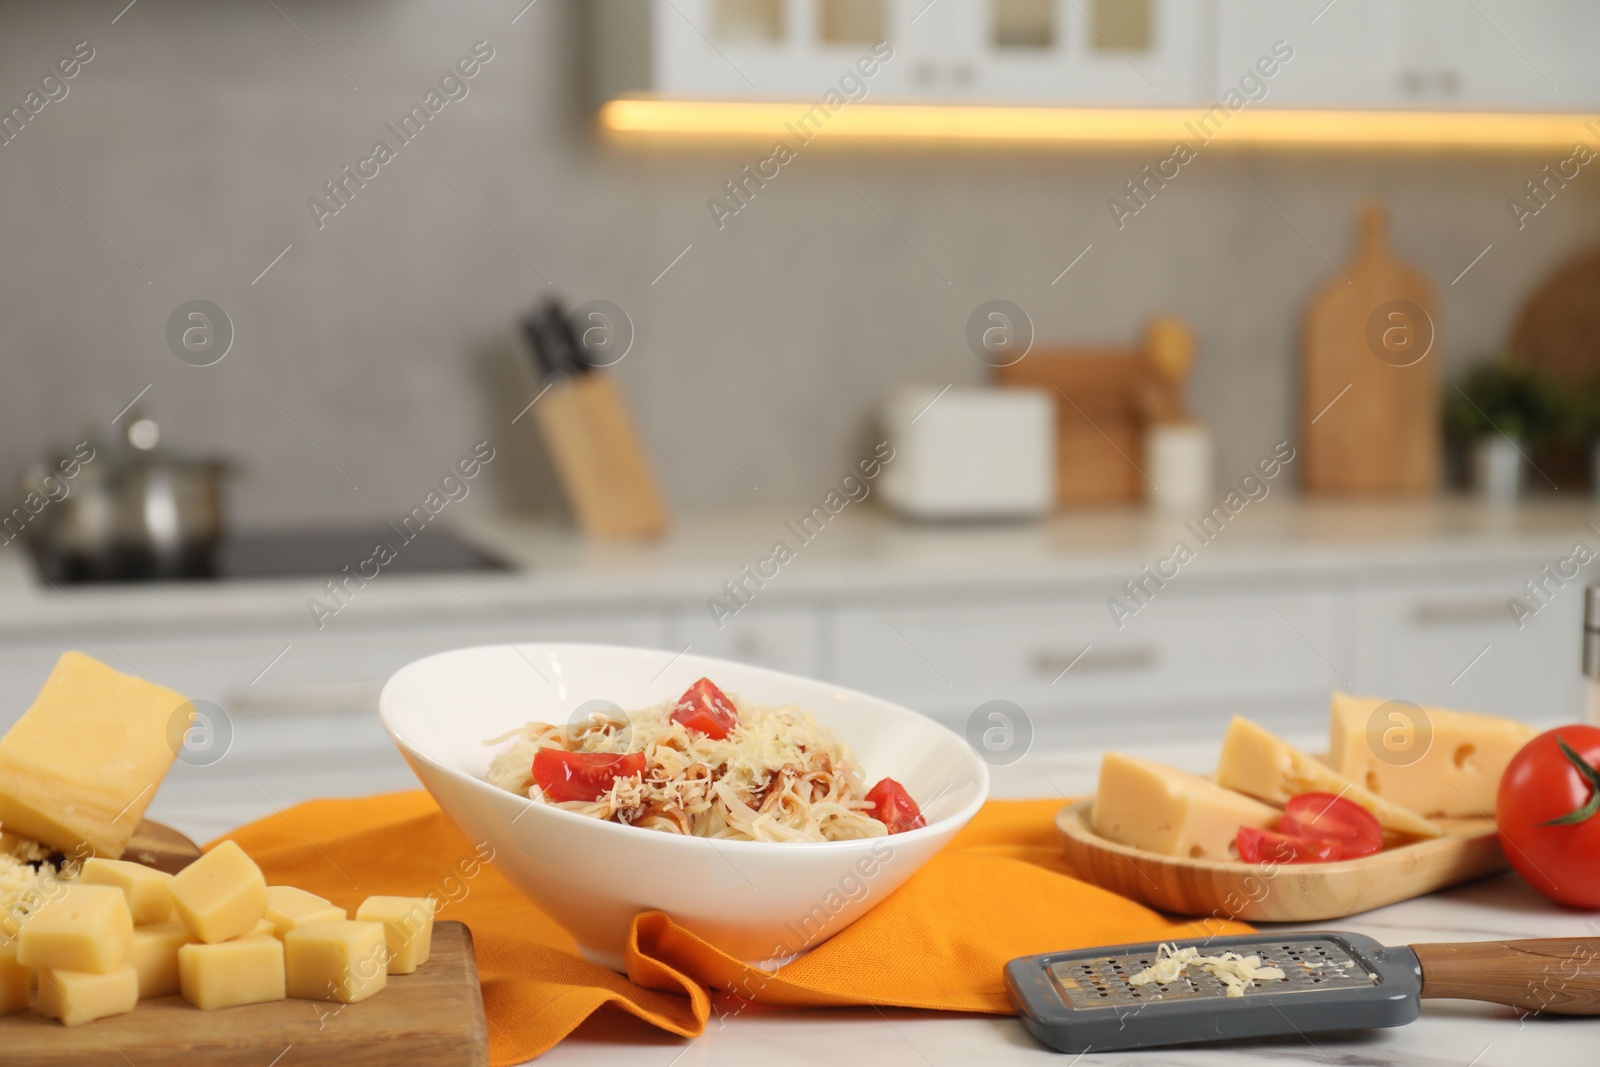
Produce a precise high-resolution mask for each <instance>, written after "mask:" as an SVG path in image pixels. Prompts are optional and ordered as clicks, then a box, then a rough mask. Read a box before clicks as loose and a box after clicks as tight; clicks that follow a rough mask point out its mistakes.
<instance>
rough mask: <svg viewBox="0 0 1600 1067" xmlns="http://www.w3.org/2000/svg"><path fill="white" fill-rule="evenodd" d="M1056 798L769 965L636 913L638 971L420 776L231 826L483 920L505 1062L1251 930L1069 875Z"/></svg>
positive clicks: (274, 856)
mask: <svg viewBox="0 0 1600 1067" xmlns="http://www.w3.org/2000/svg"><path fill="white" fill-rule="evenodd" d="M1061 805H1062V801H1061V800H1059V799H1054V800H1025V801H1005V800H991V801H989V803H987V804H985V805H984V807H983V810H982V811H980V812H979V813H978V815H977V817H976V818H974V819H973V820H972V822H971V823H970V824H968V826H967V827H966V828H965V829H964V830H962V832H961V833H960V834H958V835H957V836H956V838H955V839H954V840H953V841H952V842H951V843H950V845H949V846H948V847H947V848H945V850H944V851H942V852H940V853H939V854H938V855H937V856H935V857H934V858H933V860H931V861H930V862H929V863H928V865H927V866H926V867H924V868H923V869H922V870H921V871H918V872H917V873H916V874H915V875H914V876H912V878H911V879H910V881H908V882H907V883H906V884H905V885H904V886H902V887H901V888H900V889H899V890H897V891H896V892H895V893H893V894H892V895H891V896H890V897H889V898H888V899H886V900H884V901H883V903H881V904H879V905H878V906H877V907H876V908H874V909H873V910H872V911H871V912H869V913H868V914H867V915H866V916H864V917H863V918H861V919H860V920H859V921H857V922H856V923H855V924H854V925H852V926H849V927H847V928H846V929H844V930H843V931H841V932H840V933H839V934H837V935H836V936H834V937H833V938H832V939H830V940H828V941H826V942H824V943H823V944H821V945H819V946H818V947H816V948H815V949H812V950H811V951H810V952H809V953H807V954H806V955H804V956H802V957H800V958H799V959H797V960H795V961H794V962H792V963H790V964H788V965H787V966H785V967H782V968H780V969H779V970H777V971H775V972H774V973H772V974H770V975H769V974H767V973H765V972H763V971H761V970H760V969H757V968H753V967H747V966H746V965H744V964H743V963H740V962H739V961H738V960H735V959H733V958H732V957H730V956H728V955H726V954H725V953H723V952H721V951H719V950H718V949H716V948H714V947H712V946H711V945H708V944H706V943H705V942H704V941H702V940H700V939H699V938H698V937H696V936H695V935H693V934H691V933H689V932H688V931H686V930H684V929H683V928H682V927H679V926H678V925H676V924H675V923H673V921H672V920H671V919H669V918H667V917H666V916H665V915H663V914H662V913H660V912H649V913H646V914H643V915H640V916H639V917H638V918H637V919H635V920H634V925H633V931H632V936H631V937H630V939H629V944H628V947H627V951H626V961H627V965H628V976H627V977H623V976H622V975H620V974H617V973H615V972H613V971H610V970H607V969H606V968H604V967H601V966H599V965H597V964H593V963H590V962H588V961H587V960H584V959H583V958H582V957H580V956H579V955H578V954H577V950H576V947H575V946H574V944H573V941H572V938H571V937H570V936H569V935H568V934H567V933H566V931H565V930H563V929H562V928H561V927H560V926H558V925H557V924H556V923H555V922H554V921H553V920H552V919H550V918H549V917H548V916H546V915H545V914H544V913H543V912H541V911H539V910H538V909H537V908H536V907H535V906H534V905H533V904H532V903H531V902H529V901H528V900H527V899H526V898H524V897H523V896H522V895H521V894H520V893H518V892H517V891H516V890H515V889H514V888H512V887H511V885H510V884H509V883H508V882H506V881H505V880H504V879H503V878H501V877H500V875H499V874H498V872H496V871H495V870H494V868H493V867H492V866H490V865H489V864H488V863H485V862H483V857H484V856H485V855H487V853H488V850H487V849H485V850H482V851H480V850H479V849H478V848H476V847H475V845H474V843H472V842H469V841H468V840H467V839H466V838H465V837H464V836H462V834H461V832H460V831H458V830H457V829H456V828H455V826H454V825H453V824H452V823H451V822H450V821H449V820H448V819H447V818H445V816H444V815H443V814H442V813H441V812H440V811H439V808H438V806H437V805H436V804H435V803H434V802H433V800H432V798H431V797H429V796H428V795H427V794H426V793H423V792H408V793H389V794H385V795H380V796H374V797H364V798H361V799H356V800H317V801H312V802H310V803H307V804H300V805H297V806H296V807H293V808H290V809H288V810H287V811H284V812H281V813H279V814H277V815H274V816H271V817H269V818H266V819H262V820H261V821H260V822H255V823H251V824H250V825H248V826H245V827H242V828H240V829H238V830H236V831H234V832H233V833H231V834H229V835H227V836H228V837H231V838H232V839H233V840H235V841H237V842H238V843H239V845H240V846H241V847H242V848H244V850H245V851H246V852H248V853H249V854H250V855H251V856H252V857H253V858H254V859H255V860H256V862H257V863H258V864H260V865H261V869H262V871H264V872H265V873H266V876H267V881H268V883H270V884H291V885H297V886H300V887H302V888H304V889H308V890H310V891H312V892H314V893H318V894H320V895H322V896H324V897H327V898H328V899H330V900H332V901H333V902H334V903H336V904H339V905H341V906H343V907H345V908H348V909H351V910H352V911H353V910H354V909H355V907H356V906H357V905H358V904H360V903H361V901H362V900H364V899H365V898H366V897H367V896H369V895H371V894H374V893H379V894H396V895H401V896H423V895H427V894H432V895H433V896H435V897H437V898H438V900H439V906H438V911H437V913H436V914H437V915H438V917H439V918H441V919H457V920H460V921H462V922H464V923H466V924H467V926H468V927H470V928H471V930H472V936H473V941H474V943H475V945H476V947H477V957H478V972H479V976H480V977H481V979H482V982H483V1002H484V1008H485V1012H486V1014H487V1015H488V1022H489V1047H490V1057H491V1060H492V1062H493V1063H494V1064H495V1065H496V1067H501V1065H505V1064H512V1063H520V1062H522V1061H523V1060H527V1059H531V1058H533V1057H534V1056H537V1055H539V1054H540V1053H542V1052H544V1051H545V1050H546V1049H548V1048H550V1047H551V1046H552V1045H554V1044H555V1043H556V1042H558V1041H560V1040H561V1039H562V1038H563V1037H565V1036H566V1035H567V1034H569V1033H571V1032H572V1030H573V1029H574V1028H575V1027H576V1026H578V1024H579V1023H581V1022H583V1021H584V1020H585V1019H587V1018H588V1017H589V1016H590V1015H592V1014H594V1013H595V1012H596V1011H598V1010H599V1009H600V1008H602V1007H605V1006H606V1005H612V1006H613V1007H614V1008H620V1009H621V1010H622V1011H625V1012H628V1013H629V1014H631V1015H634V1016H637V1017H638V1018H640V1019H643V1020H645V1021H646V1022H649V1023H652V1024H654V1025H655V1026H658V1027H660V1028H661V1029H663V1030H667V1031H669V1032H671V1033H674V1034H680V1035H682V1036H684V1037H694V1036H696V1035H698V1034H700V1033H701V1032H702V1031H703V1030H704V1029H705V1026H706V1023H707V1021H708V1020H709V1019H710V1017H711V1014H712V1012H713V1010H716V1011H727V1012H736V1011H738V1010H739V1009H740V1007H741V1006H742V1004H743V1002H745V1001H749V1002H754V1003H758V1004H762V1005H772V1006H782V1007H808V1006H820V1005H834V1006H837V1005H868V1004H876V1005H884V1006H891V1005H892V1006H895V1007H907V1008H933V1009H943V1010H947V1011H975V1012H990V1013H995V1014H1011V1013H1012V1012H1011V1005H1010V1002H1009V1001H1008V1000H1007V999H1006V994H1005V987H1004V983H1003V980H1002V978H1001V967H1002V965H1003V964H1005V962H1006V961H1007V960H1011V959H1014V958H1016V957H1017V956H1026V955H1031V954H1033V953H1038V952H1050V951H1058V950H1064V949H1072V948H1087V947H1091V946H1094V945H1112V944H1118V943H1122V942H1129V941H1156V940H1166V939H1173V938H1182V937H1197V936H1206V935H1214V934H1225V933H1241V932H1247V931H1249V929H1250V927H1248V926H1244V925H1242V924H1240V923H1229V922H1222V921H1220V920H1212V919H1207V920H1197V921H1188V922H1185V921H1178V920H1174V919H1170V918H1167V917H1166V916H1163V915H1161V914H1159V913H1157V912H1154V911H1151V910H1150V909H1148V908H1146V907H1144V906H1142V905H1139V904H1135V903H1133V902H1132V901H1130V900H1126V899H1124V898H1122V897H1119V896H1116V895H1114V894H1112V893H1108V892H1106V891H1105V890H1103V889H1099V888H1096V887H1094V886H1091V885H1088V884H1087V883H1084V882H1080V881H1078V880H1077V879H1075V878H1073V877H1071V875H1070V874H1069V873H1068V871H1067V868H1066V865H1065V863H1064V862H1063V859H1062V854H1061V848H1060V846H1059V845H1058V844H1057V838H1056V830H1055V824H1054V819H1055V815H1056V812H1057V811H1059V810H1060V809H1061ZM641 832H644V831H641ZM713 991H715V992H716V999H715V1000H713Z"/></svg>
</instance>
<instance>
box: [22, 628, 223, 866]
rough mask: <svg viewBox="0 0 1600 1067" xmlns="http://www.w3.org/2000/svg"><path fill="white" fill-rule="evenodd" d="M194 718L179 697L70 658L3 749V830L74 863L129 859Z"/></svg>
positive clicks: (57, 667)
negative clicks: (90, 858) (127, 851)
mask: <svg viewBox="0 0 1600 1067" xmlns="http://www.w3.org/2000/svg"><path fill="white" fill-rule="evenodd" d="M192 712H193V708H192V706H191V705H190V704H189V702H188V701H186V700H185V699H184V698H183V697H182V696H180V695H179V694H177V693H175V692H173V691H172V690H170V689H166V688H163V687H162V686H159V685H151V684H150V683H149V682H146V681H144V680H142V679H139V678H131V677H129V676H128V675H125V674H121V673H119V672H117V671H114V670H112V669H111V668H110V667H107V666H106V665H105V664H103V663H98V662H96V661H95V660H93V659H90V658H89V657H88V656H85V655H84V654H83V653H81V652H68V653H65V654H64V655H63V656H62V657H61V658H60V659H59V660H57V661H56V665H55V669H54V670H53V671H51V672H50V677H49V679H48V680H47V681H46V682H45V684H44V688H43V689H41V690H40V691H39V695H38V697H37V698H35V700H34V702H33V706H32V707H30V708H29V709H28V710H27V711H26V712H25V713H24V714H23V716H22V718H20V719H18V720H17V723H16V725H15V726H13V727H11V729H10V731H9V732H8V733H7V734H6V735H5V737H4V739H0V825H4V826H5V828H6V830H7V832H9V833H14V834H21V835H22V836H23V837H31V838H33V839H34V840H35V841H42V842H43V843H45V844H47V845H50V846H52V847H53V848H56V849H59V850H60V851H62V852H64V853H66V854H67V855H69V856H70V855H76V854H79V853H80V852H81V851H82V850H83V849H85V848H87V849H88V850H89V851H91V852H92V853H93V854H94V855H98V856H108V857H111V858H113V859H115V858H116V857H118V856H120V855H122V851H123V849H124V848H125V847H126V846H127V844H128V838H130V837H132V836H133V831H134V829H135V828H136V827H137V826H138V825H139V820H140V819H142V818H143V817H144V810H145V808H147V807H148V806H149V804H150V799H151V798H152V797H154V796H155V794H156V787H157V786H159V785H160V784H161V779H162V778H163V777H164V776H165V775H166V773H167V769H168V768H169V767H171V766H172V761H173V760H174V759H175V758H176V757H177V754H178V748H179V745H180V744H181V740H182V737H183V733H184V732H185V731H186V730H187V729H188V716H189V715H191V714H192ZM174 738H177V741H176V742H175V741H174Z"/></svg>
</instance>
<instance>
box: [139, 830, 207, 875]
mask: <svg viewBox="0 0 1600 1067" xmlns="http://www.w3.org/2000/svg"><path fill="white" fill-rule="evenodd" d="M122 858H123V859H125V860H128V861H129V862H131V863H142V864H144V865H145V866H146V867H154V868H155V869H156V870H158V871H166V872H167V873H168V874H177V873H178V872H179V871H181V870H183V869H184V868H185V867H187V866H189V864H191V863H193V862H194V861H195V860H197V859H199V858H200V846H199V845H196V844H195V843H194V842H193V841H191V840H189V839H188V838H187V837H185V836H184V835H182V834H180V833H179V832H178V831H176V830H174V829H173V828H172V827H170V826H165V825H163V824H161V823H158V822H151V821H150V820H149V819H144V820H142V821H140V823H139V826H138V828H137V829H135V830H134V831H133V836H132V837H130V838H128V847H127V848H125V849H123V850H122Z"/></svg>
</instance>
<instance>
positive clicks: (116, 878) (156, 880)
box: [78, 856, 172, 926]
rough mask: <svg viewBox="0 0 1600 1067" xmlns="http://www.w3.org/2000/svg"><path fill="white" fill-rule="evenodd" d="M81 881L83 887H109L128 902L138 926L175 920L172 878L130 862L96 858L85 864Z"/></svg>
mask: <svg viewBox="0 0 1600 1067" xmlns="http://www.w3.org/2000/svg"><path fill="white" fill-rule="evenodd" d="M78 881H80V882H82V883H83V884H84V885H110V886H116V887H117V888H118V889H120V890H122V895H123V896H125V897H127V898H128V910H129V911H131V912H133V922H134V925H135V926H143V925H145V924H146V923H164V922H167V921H169V920H170V919H171V918H172V889H171V885H172V875H170V874H168V873H167V872H166V871H158V870H155V869H154V868H151V867H146V866H144V865H143V864H139V863H130V862H128V861H127V860H108V859H105V858H103V857H100V856H93V857H90V858H89V859H88V860H86V861H85V862H84V864H83V872H82V873H81V874H79V875H78Z"/></svg>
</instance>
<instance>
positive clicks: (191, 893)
mask: <svg viewBox="0 0 1600 1067" xmlns="http://www.w3.org/2000/svg"><path fill="white" fill-rule="evenodd" d="M172 906H173V909H174V910H176V911H177V913H178V918H180V919H182V920H183V922H184V925H185V926H187V927H188V928H189V929H190V930H191V931H192V932H193V933H194V936H195V937H197V938H199V939H200V940H201V941H205V942H207V943H208V944H210V943H215V942H218V941H227V940H228V939H229V938H234V937H239V936H241V935H243V934H247V933H249V932H250V931H251V930H252V929H253V928H254V927H255V925H256V923H258V922H260V921H261V919H262V918H263V917H264V916H265V915H266V913H267V880H266V878H264V877H262V874H261V868H260V867H257V866H256V865H255V861H254V860H252V859H251V858H250V857H249V856H247V855H245V854H244V849H242V848H240V847H239V846H238V845H237V844H235V843H234V842H232V841H224V842H222V844H220V845H218V846H217V847H216V848H213V849H212V850H211V851H210V852H207V853H206V854H205V855H204V856H201V857H200V858H199V859H197V860H195V861H194V862H193V863H191V864H189V866H187V867H185V868H184V869H183V870H181V871H179V872H178V874H177V876H176V877H174V878H173V879H172Z"/></svg>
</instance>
